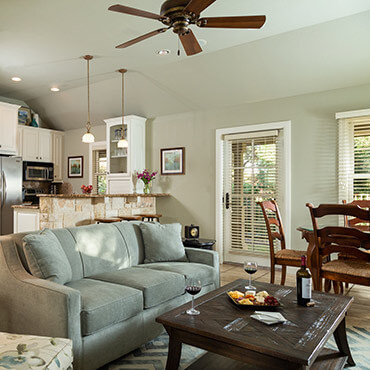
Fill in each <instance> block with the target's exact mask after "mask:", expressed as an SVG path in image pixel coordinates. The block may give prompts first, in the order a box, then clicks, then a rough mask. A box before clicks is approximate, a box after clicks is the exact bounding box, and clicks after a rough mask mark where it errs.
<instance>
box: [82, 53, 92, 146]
mask: <svg viewBox="0 0 370 370" xmlns="http://www.w3.org/2000/svg"><path fill="white" fill-rule="evenodd" d="M83 58H84V59H85V60H86V61H87V122H86V133H85V134H84V135H83V136H82V142H83V143H86V144H89V143H94V142H95V137H94V135H93V134H92V133H91V132H90V129H91V122H90V60H91V59H92V58H93V56H92V55H85V56H84V57H83Z"/></svg>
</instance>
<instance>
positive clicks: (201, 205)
mask: <svg viewBox="0 0 370 370" xmlns="http://www.w3.org/2000/svg"><path fill="white" fill-rule="evenodd" d="M369 97H370V85H366V86H360V87H356V88H347V89H340V90H333V91H329V92H322V93H316V94H308V95H302V96H297V97H291V98H285V99H279V100H272V101H265V102H259V103H253V104H245V105H241V106H236V107H230V108H222V109H221V108H220V109H217V110H213V111H202V112H192V113H186V114H177V115H171V116H165V117H159V118H156V119H154V120H151V121H148V124H147V125H148V126H147V166H148V167H149V168H150V169H152V170H158V169H159V168H160V162H159V152H160V149H161V148H166V147H167V148H168V147H181V146H184V147H185V148H186V174H185V175H183V176H162V177H160V178H159V179H157V180H155V181H154V186H153V190H154V191H166V192H169V193H171V195H172V197H171V198H168V199H161V200H160V201H158V208H157V209H158V212H160V213H162V214H163V215H164V216H165V218H164V219H163V221H164V222H174V221H179V222H181V223H182V224H183V225H184V224H190V223H194V224H198V225H200V230H201V236H202V237H210V238H214V237H215V130H216V129H218V128H226V127H233V126H242V125H249V124H258V123H268V122H276V121H286V120H290V121H291V122H292V148H291V149H292V169H291V171H292V188H291V189H292V192H291V203H292V222H291V230H292V247H293V248H296V249H304V248H306V244H305V243H304V242H303V241H302V240H301V239H300V234H299V233H298V232H297V231H296V228H297V227H298V226H301V225H309V224H310V219H309V217H308V211H307V209H306V207H305V203H306V202H312V203H314V204H319V203H321V202H336V201H337V180H336V179H337V177H336V176H337V173H336V166H337V159H336V151H337V149H336V148H337V147H336V145H337V138H336V135H337V123H336V120H335V113H336V112H340V111H347V110H355V109H364V108H369V105H370V102H369Z"/></svg>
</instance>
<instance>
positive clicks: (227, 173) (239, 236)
mask: <svg viewBox="0 0 370 370" xmlns="http://www.w3.org/2000/svg"><path fill="white" fill-rule="evenodd" d="M282 140H283V132H282V130H273V131H260V132H255V133H252V132H249V133H245V134H233V135H225V137H224V166H223V168H224V174H223V177H224V181H223V188H224V195H223V206H224V207H223V208H224V211H223V225H224V232H223V235H224V260H225V261H230V262H242V261H241V260H240V255H243V254H252V253H253V254H258V255H261V256H264V255H265V256H267V255H268V253H269V243H268V236H267V230H266V226H265V222H264V218H263V214H262V211H261V208H260V206H259V205H258V204H257V202H258V201H263V200H268V199H275V200H277V201H278V204H279V205H281V203H282V201H283V197H282V189H281V188H282V186H283V178H284V174H283V168H282V162H283V161H282V155H283V150H282V147H283V142H282ZM280 208H283V207H282V205H281V207H280ZM283 216H284V215H283Z"/></svg>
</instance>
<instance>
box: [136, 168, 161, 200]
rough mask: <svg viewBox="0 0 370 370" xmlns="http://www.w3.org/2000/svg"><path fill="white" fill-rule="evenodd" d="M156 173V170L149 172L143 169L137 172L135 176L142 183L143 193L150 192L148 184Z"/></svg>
mask: <svg viewBox="0 0 370 370" xmlns="http://www.w3.org/2000/svg"><path fill="white" fill-rule="evenodd" d="M157 173H158V171H154V172H152V173H150V172H149V171H148V170H146V169H145V170H144V171H143V172H141V173H138V174H137V178H138V179H139V180H141V181H142V182H143V183H144V194H149V193H150V185H151V183H152V181H153V180H154V179H155V175H156V174H157Z"/></svg>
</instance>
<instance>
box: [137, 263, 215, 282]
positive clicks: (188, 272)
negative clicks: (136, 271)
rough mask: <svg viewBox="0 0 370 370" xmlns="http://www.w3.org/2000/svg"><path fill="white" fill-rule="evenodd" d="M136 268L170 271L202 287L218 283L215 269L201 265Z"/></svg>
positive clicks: (171, 264)
mask: <svg viewBox="0 0 370 370" xmlns="http://www.w3.org/2000/svg"><path fill="white" fill-rule="evenodd" d="M137 267H138V268H139V267H140V268H145V269H151V270H159V271H170V272H175V273H177V274H181V275H183V276H184V277H185V278H187V277H192V278H195V279H199V280H200V281H201V282H202V285H203V286H206V285H209V284H212V283H213V284H216V285H217V282H218V274H217V271H216V269H215V268H213V267H211V266H208V265H203V264H201V263H190V262H161V263H149V264H144V265H138V266H137Z"/></svg>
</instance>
